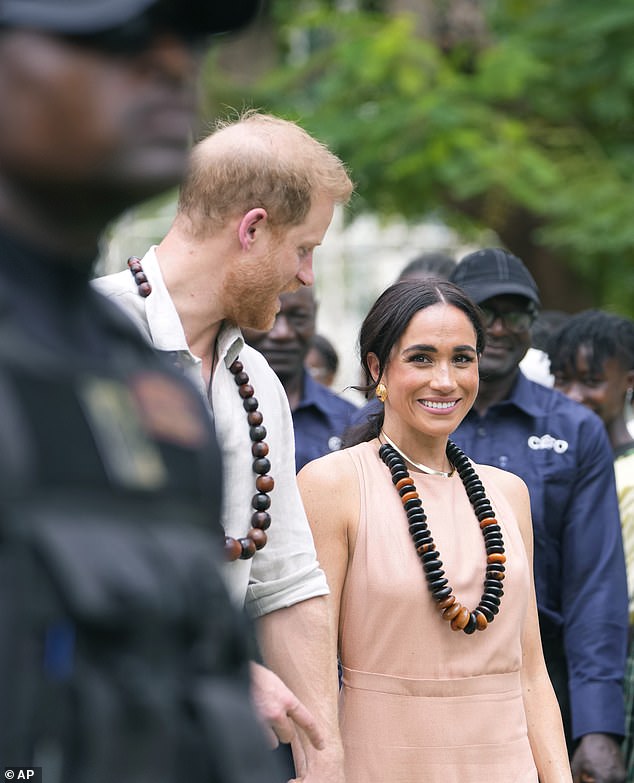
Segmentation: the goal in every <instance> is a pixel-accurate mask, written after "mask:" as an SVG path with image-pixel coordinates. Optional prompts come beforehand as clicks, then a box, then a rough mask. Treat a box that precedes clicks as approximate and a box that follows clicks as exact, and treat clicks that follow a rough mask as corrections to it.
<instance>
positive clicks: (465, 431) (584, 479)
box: [451, 248, 628, 783]
mask: <svg viewBox="0 0 634 783" xmlns="http://www.w3.org/2000/svg"><path fill="white" fill-rule="evenodd" d="M451 280H452V282H454V283H456V284H457V285H459V286H460V287H461V288H463V289H464V290H465V291H466V292H467V293H468V294H469V295H470V296H471V298H472V299H473V300H474V301H475V302H477V303H478V304H479V305H480V307H481V308H482V311H483V313H484V320H485V324H486V327H487V345H486V348H485V351H484V353H483V355H482V357H481V358H480V390H479V393H478V397H477V399H476V402H475V405H474V407H473V409H472V410H471V411H470V412H469V414H468V415H467V417H466V418H465V419H464V420H463V422H462V423H461V425H460V426H459V427H458V429H457V430H456V432H455V433H454V434H453V436H452V439H453V440H455V442H456V443H457V444H458V445H459V446H460V447H461V448H463V449H464V450H465V452H466V453H467V454H468V455H469V457H471V459H473V460H474V461H475V462H479V463H483V464H488V465H495V466H497V467H499V468H504V469H505V470H509V471H512V472H513V473H516V474H517V475H518V476H521V477H522V478H523V479H524V481H525V482H526V484H527V485H528V489H529V492H530V497H531V509H532V517H533V529H534V541H535V555H534V569H535V587H536V592H537V603H538V608H539V615H540V625H541V633H542V643H543V646H544V654H545V658H546V663H547V666H548V669H549V673H550V676H551V679H552V681H553V686H554V687H555V691H556V693H557V697H558V699H559V702H560V706H561V708H562V716H563V719H564V726H565V728H566V732H567V737H568V739H569V745H570V749H571V753H572V770H573V774H574V776H575V777H574V779H575V781H579V780H581V781H584V780H587V781H594V783H622V781H624V780H625V770H624V767H623V760H622V758H621V754H620V750H619V742H620V739H621V737H622V735H623V733H624V708H623V691H622V682H623V674H624V665H625V654H626V645H627V629H628V613H627V584H626V576H625V563H624V556H623V546H622V540H621V530H620V523H619V511H618V504H617V496H616V490H615V480H614V469H613V464H612V454H611V449H610V444H609V442H608V439H607V436H606V434H605V428H604V427H603V423H602V422H601V420H600V419H599V418H598V417H597V416H596V415H595V414H594V413H592V412H591V411H589V410H588V409H586V408H584V407H583V406H581V405H578V404H577V403H575V402H573V401H571V400H569V399H568V398H566V397H564V395H562V394H560V393H559V392H557V391H554V390H552V389H549V388H546V387H544V386H542V385H540V384H537V383H533V382H532V381H529V380H528V379H527V378H526V377H525V376H524V375H523V374H522V372H521V371H520V369H519V363H520V361H521V360H522V358H523V357H524V355H525V354H526V351H527V350H528V348H529V346H530V340H531V337H530V327H531V324H532V322H533V320H534V318H535V315H536V314H537V311H538V308H539V306H540V301H539V295H538V290H537V286H536V284H535V281H534V280H533V278H532V276H531V275H530V273H529V271H528V270H527V269H526V267H525V266H524V264H523V263H522V262H521V261H520V259H518V258H517V257H515V256H513V255H512V254H510V253H508V252H506V251H505V250H501V249H498V248H487V249H485V250H481V251H478V252H475V253H472V254H470V255H468V256H466V257H465V258H463V259H462V260H461V261H460V262H459V263H458V265H457V266H456V268H455V270H454V272H453V273H452V275H451Z"/></svg>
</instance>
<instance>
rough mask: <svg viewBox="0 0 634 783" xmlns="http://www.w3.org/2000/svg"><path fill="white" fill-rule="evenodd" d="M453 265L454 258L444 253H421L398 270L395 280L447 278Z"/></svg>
mask: <svg viewBox="0 0 634 783" xmlns="http://www.w3.org/2000/svg"><path fill="white" fill-rule="evenodd" d="M455 265H456V260H455V259H454V258H453V257H452V256H450V255H448V254H446V253H440V252H426V253H421V254H420V255H419V256H416V258H413V259H412V260H411V261H409V262H408V263H407V264H405V266H404V267H403V268H402V269H401V271H400V272H399V274H398V277H397V278H396V282H397V283H398V282H399V281H400V280H425V279H427V278H429V277H437V278H440V279H441V280H448V279H449V275H450V274H451V273H452V272H453V268H454V267H455Z"/></svg>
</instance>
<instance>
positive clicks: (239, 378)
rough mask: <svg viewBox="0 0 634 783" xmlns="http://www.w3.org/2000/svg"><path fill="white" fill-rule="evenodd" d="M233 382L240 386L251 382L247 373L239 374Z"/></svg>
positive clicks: (234, 377)
mask: <svg viewBox="0 0 634 783" xmlns="http://www.w3.org/2000/svg"><path fill="white" fill-rule="evenodd" d="M233 380H234V381H235V382H236V384H237V385H238V386H242V384H243V383H248V382H249V376H248V375H247V374H246V372H239V373H236V374H235V375H234V376H233Z"/></svg>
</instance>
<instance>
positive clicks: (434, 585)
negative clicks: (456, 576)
mask: <svg viewBox="0 0 634 783" xmlns="http://www.w3.org/2000/svg"><path fill="white" fill-rule="evenodd" d="M427 584H428V585H429V588H430V590H431V591H432V593H434V594H435V593H436V592H437V591H438V590H442V589H443V587H445V586H446V585H448V584H449V580H448V579H444V578H443V579H433V580H432V579H429V580H428V582H427ZM450 589H451V588H450Z"/></svg>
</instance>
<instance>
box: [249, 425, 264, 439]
mask: <svg viewBox="0 0 634 783" xmlns="http://www.w3.org/2000/svg"><path fill="white" fill-rule="evenodd" d="M249 437H250V438H251V440H264V438H266V427H265V426H264V425H263V424H258V425H257V427H249Z"/></svg>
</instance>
